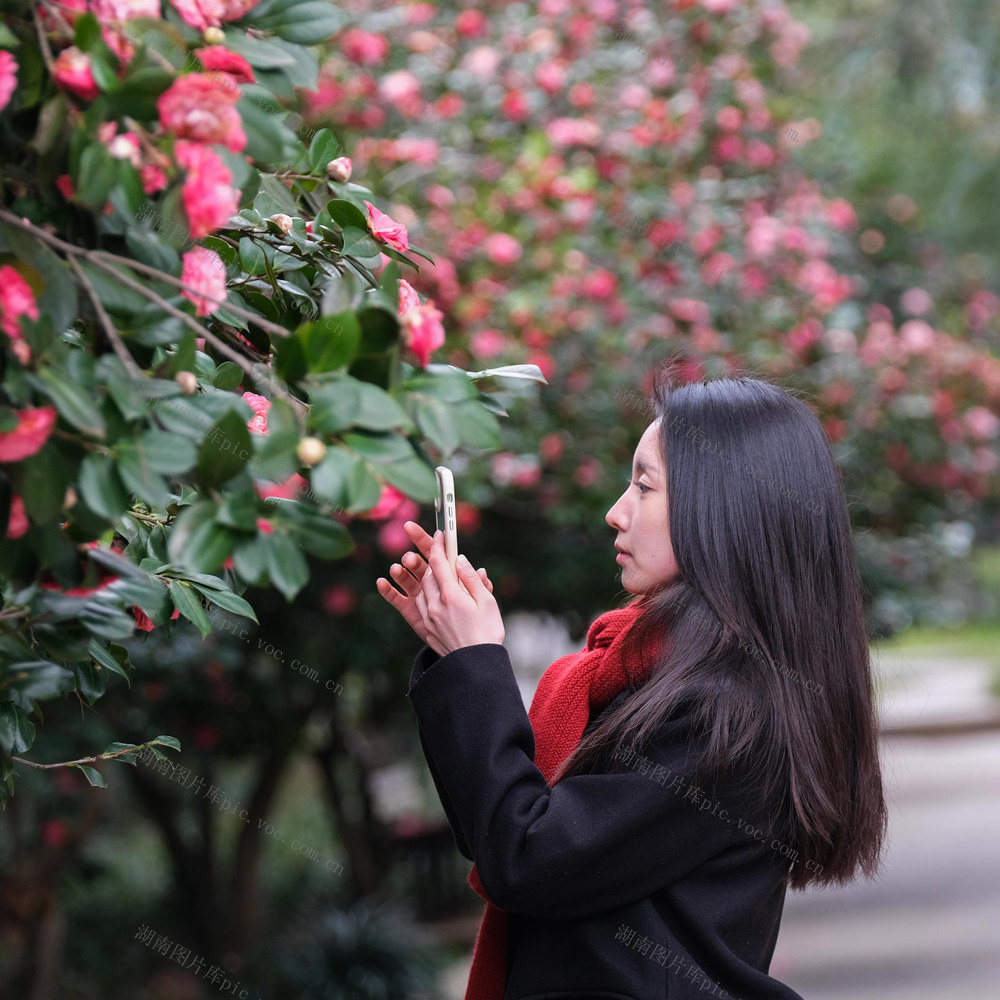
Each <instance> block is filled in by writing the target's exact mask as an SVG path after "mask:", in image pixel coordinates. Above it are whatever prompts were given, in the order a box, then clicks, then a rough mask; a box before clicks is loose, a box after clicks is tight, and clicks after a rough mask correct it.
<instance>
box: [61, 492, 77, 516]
mask: <svg viewBox="0 0 1000 1000" xmlns="http://www.w3.org/2000/svg"><path fill="white" fill-rule="evenodd" d="M76 501H77V495H76V490H74V489H73V487H72V486H67V487H66V492H65V493H64V494H63V502H62V509H63V510H69V509H70V508H71V507H74V506H76Z"/></svg>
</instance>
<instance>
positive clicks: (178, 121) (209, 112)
mask: <svg viewBox="0 0 1000 1000" xmlns="http://www.w3.org/2000/svg"><path fill="white" fill-rule="evenodd" d="M239 99H240V88H239V86H238V85H237V83H236V81H235V80H234V79H233V78H232V77H231V76H230V75H229V74H228V73H218V72H213V73H188V74H186V75H185V76H179V77H178V78H177V79H176V80H174V82H173V83H172V84H171V85H170V87H169V89H168V90H166V91H165V92H164V93H162V94H161V95H160V96H159V98H157V101H156V108H157V110H158V111H159V114H160V121H161V123H162V124H163V127H164V128H166V129H169V130H170V131H172V132H173V133H174V134H175V135H176V136H177V137H178V138H179V139H193V140H195V141H196V142H218V143H222V145H224V146H226V147H228V148H229V149H231V150H232V151H233V152H234V153H238V152H239V151H240V150H241V149H243V147H244V146H246V144H247V137H246V133H244V131H243V122H242V119H241V118H240V113H239V112H238V111H237V110H236V108H235V107H233V105H234V104H235V103H236V102H237V101H238V100H239Z"/></svg>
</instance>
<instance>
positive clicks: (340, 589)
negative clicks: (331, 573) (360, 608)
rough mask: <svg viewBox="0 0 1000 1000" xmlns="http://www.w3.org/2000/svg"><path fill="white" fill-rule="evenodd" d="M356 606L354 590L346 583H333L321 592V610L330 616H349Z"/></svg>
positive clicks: (356, 600) (356, 598) (356, 599)
mask: <svg viewBox="0 0 1000 1000" xmlns="http://www.w3.org/2000/svg"><path fill="white" fill-rule="evenodd" d="M357 604H358V597H357V594H355V592H354V588H353V587H351V586H350V585H349V584H346V583H335V584H333V585H332V586H330V587H327V588H326V590H324V591H323V610H324V611H326V612H327V613H328V614H331V615H337V616H341V615H349V614H350V613H351V612H352V611H353V610H354V609H355V608H356V607H357Z"/></svg>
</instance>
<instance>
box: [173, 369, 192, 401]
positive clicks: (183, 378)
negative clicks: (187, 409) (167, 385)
mask: <svg viewBox="0 0 1000 1000" xmlns="http://www.w3.org/2000/svg"><path fill="white" fill-rule="evenodd" d="M174 381H175V382H176V383H177V384H178V385H179V386H180V387H181V391H182V392H183V393H184V395H185V396H193V395H194V394H195V393H196V392H197V391H198V378H197V376H196V375H195V373H194V372H178V373H177V374H176V375H175V376H174Z"/></svg>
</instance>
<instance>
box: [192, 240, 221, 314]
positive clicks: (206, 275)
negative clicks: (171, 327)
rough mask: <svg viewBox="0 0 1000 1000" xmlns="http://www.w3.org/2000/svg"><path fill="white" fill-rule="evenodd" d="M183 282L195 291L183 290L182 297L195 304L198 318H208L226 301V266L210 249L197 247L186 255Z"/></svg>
mask: <svg viewBox="0 0 1000 1000" xmlns="http://www.w3.org/2000/svg"><path fill="white" fill-rule="evenodd" d="M181 281H183V282H184V284H185V285H190V286H191V287H192V288H193V289H194V290H193V291H189V290H188V289H187V288H184V289H182V290H181V295H183V296H184V298H186V299H188V300H189V301H190V302H193V303H194V304H195V307H196V308H195V315H196V316H208V315H210V314H211V313H213V312H215V310H216V309H218V308H219V306H221V305H222V303H223V302H225V300H226V265H225V264H223V263H222V258H221V257H220V256H219V255H218V254H217V253H216V252H215V251H214V250H209V249H208V247H195V248H194V249H193V250H190V251H188V252H187V253H186V254H184V270H183V271H182V272H181Z"/></svg>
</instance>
